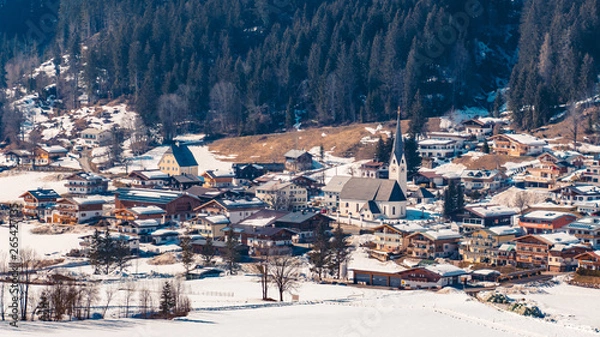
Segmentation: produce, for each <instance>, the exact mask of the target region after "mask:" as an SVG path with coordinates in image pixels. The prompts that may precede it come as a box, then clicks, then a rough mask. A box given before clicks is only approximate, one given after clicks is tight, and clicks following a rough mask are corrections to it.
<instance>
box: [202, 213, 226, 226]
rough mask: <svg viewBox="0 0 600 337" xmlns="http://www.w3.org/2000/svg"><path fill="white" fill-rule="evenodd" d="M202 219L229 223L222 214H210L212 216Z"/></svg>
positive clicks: (215, 222)
mask: <svg viewBox="0 0 600 337" xmlns="http://www.w3.org/2000/svg"><path fill="white" fill-rule="evenodd" d="M204 219H206V221H208V222H211V223H213V224H223V225H228V224H229V223H230V221H229V219H228V218H227V217H226V216H224V215H212V216H207V217H205V218H204Z"/></svg>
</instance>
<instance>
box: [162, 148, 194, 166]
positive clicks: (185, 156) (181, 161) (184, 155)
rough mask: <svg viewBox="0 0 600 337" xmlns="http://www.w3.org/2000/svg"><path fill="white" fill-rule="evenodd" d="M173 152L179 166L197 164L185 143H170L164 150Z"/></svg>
mask: <svg viewBox="0 0 600 337" xmlns="http://www.w3.org/2000/svg"><path fill="white" fill-rule="evenodd" d="M167 153H171V154H173V157H175V160H176V161H177V164H178V165H179V167H190V166H197V165H198V162H197V161H196V159H195V158H194V155H193V154H192V152H191V151H190V149H189V148H188V147H187V146H186V145H177V144H175V145H172V146H171V147H170V148H169V149H168V150H167V151H166V152H165V154H167Z"/></svg>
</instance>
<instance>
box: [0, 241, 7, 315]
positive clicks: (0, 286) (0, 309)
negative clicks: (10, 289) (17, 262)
mask: <svg viewBox="0 0 600 337" xmlns="http://www.w3.org/2000/svg"><path fill="white" fill-rule="evenodd" d="M7 271H8V262H7V255H6V252H5V251H0V274H2V275H3V274H4V273H6V272H7ZM5 289H6V282H0V317H1V318H2V320H3V321H4V320H5V314H6V309H5V308H4V293H5Z"/></svg>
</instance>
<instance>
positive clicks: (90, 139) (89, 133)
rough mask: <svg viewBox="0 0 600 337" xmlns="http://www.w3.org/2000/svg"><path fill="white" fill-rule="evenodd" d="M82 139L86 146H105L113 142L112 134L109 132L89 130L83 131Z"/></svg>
mask: <svg viewBox="0 0 600 337" xmlns="http://www.w3.org/2000/svg"><path fill="white" fill-rule="evenodd" d="M80 137H81V140H82V141H83V143H84V144H86V145H90V146H105V145H108V144H109V143H110V142H111V140H112V132H110V131H109V130H100V129H94V128H87V129H85V130H83V131H81V134H80Z"/></svg>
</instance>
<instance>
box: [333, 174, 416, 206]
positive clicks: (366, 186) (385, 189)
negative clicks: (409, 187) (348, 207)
mask: <svg viewBox="0 0 600 337" xmlns="http://www.w3.org/2000/svg"><path fill="white" fill-rule="evenodd" d="M340 199H350V200H375V201H406V196H404V193H402V189H401V188H400V185H398V182H397V181H395V180H387V179H370V178H351V179H350V180H348V182H347V183H346V184H345V185H344V187H343V188H342V191H341V193H340Z"/></svg>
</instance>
